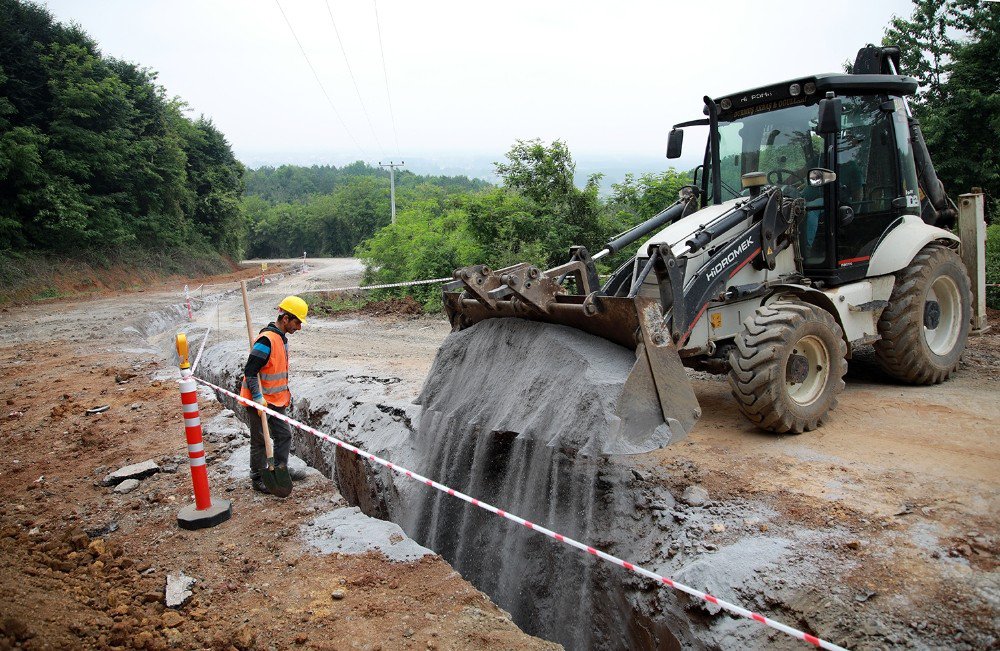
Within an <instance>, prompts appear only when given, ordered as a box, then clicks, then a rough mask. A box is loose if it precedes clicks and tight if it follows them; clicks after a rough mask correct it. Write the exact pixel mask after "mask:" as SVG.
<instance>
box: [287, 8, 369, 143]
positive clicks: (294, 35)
mask: <svg viewBox="0 0 1000 651" xmlns="http://www.w3.org/2000/svg"><path fill="white" fill-rule="evenodd" d="M274 4H276V5H278V11H280V12H281V17H282V18H284V19H285V24H286V25H288V31H290V32H291V33H292V38H294V39H295V43H296V44H297V45H298V46H299V51H300V52H302V57H303V58H304V59H305V60H306V65H308V66H309V69H310V70H312V73H313V77H315V78H316V83H317V84H319V89H320V90H321V91H323V96H324V97H326V101H327V103H328V104H329V105H330V108H332V109H333V112H334V114H335V115H336V116H337V119H338V120H340V126H342V127H344V131H346V132H347V135H348V136H350V137H351V141H352V142H354V146H355V147H357V148H358V151H360V152H361V155H362V158H368V153H367V152H366V151H365V148H364V147H362V146H361V143H359V142H358V140H357V138H355V137H354V134H353V133H351V130H350V129H348V128H347V123H346V122H344V118H343V117H341V115H340V111H338V110H337V107H336V105H334V103H333V100H332V99H330V94H329V93H327V92H326V86H324V85H323V82H322V81H321V80H320V78H319V75H318V74H316V68H314V67H313V64H312V62H311V61H310V60H309V55H308V54H306V50H305V48H304V47H302V42H301V41H300V40H299V37H298V36H296V34H295V30H294V29H293V28H292V23H291V22H289V20H288V16H286V15H285V10H284V9H282V8H281V2H279V0H274Z"/></svg>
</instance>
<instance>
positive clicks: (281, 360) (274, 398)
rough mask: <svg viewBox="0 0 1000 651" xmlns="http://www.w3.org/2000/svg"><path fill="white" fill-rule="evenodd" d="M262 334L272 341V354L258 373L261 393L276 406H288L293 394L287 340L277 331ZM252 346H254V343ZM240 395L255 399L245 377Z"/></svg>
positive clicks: (268, 402) (269, 402)
mask: <svg viewBox="0 0 1000 651" xmlns="http://www.w3.org/2000/svg"><path fill="white" fill-rule="evenodd" d="M261 334H262V335H264V336H265V337H267V339H268V341H270V342H271V354H270V356H268V358H267V363H266V364H264V367H263V368H261V369H260V373H258V375H257V377H258V378H259V379H260V389H261V393H263V394H264V400H266V401H267V404H269V405H274V406H275V407H287V406H288V404H289V403H290V402H291V401H292V394H291V392H289V390H288V349H287V348H285V342H284V341H282V339H281V335H279V334H278V333H277V332H272V331H271V330H265V331H264V332H262V333H261ZM258 339H259V337H258ZM254 343H256V340H255V342H254ZM250 347H251V348H253V344H251V345H250ZM240 395H241V396H243V397H244V398H247V399H249V400H253V396H251V395H250V387H248V386H247V379H246V378H245V377H244V378H243V386H241V387H240Z"/></svg>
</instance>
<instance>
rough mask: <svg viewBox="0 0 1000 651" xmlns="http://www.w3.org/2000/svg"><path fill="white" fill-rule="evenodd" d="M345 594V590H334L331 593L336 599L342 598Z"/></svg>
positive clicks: (331, 596)
mask: <svg viewBox="0 0 1000 651" xmlns="http://www.w3.org/2000/svg"><path fill="white" fill-rule="evenodd" d="M345 594H346V593H345V592H344V591H343V590H334V591H333V592H331V593H330V598H331V599H333V600H334V601H340V600H341V599H343V598H344V595H345Z"/></svg>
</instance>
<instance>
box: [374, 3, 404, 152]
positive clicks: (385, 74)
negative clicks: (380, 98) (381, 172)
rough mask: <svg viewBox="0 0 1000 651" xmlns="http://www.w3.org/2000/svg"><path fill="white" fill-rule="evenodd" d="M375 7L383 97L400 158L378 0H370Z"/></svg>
mask: <svg viewBox="0 0 1000 651" xmlns="http://www.w3.org/2000/svg"><path fill="white" fill-rule="evenodd" d="M372 6H373V7H374V8H375V27H376V29H377V30H378V51H379V54H381V55H382V75H383V76H384V77H385V98H386V100H387V101H388V102H389V119H390V120H392V137H393V140H394V141H395V142H396V155H397V156H399V157H400V158H402V156H403V154H401V153H400V150H399V133H398V132H397V131H396V114H395V113H393V111H392V95H390V94H389V71H388V70H387V69H386V66H385V50H384V49H383V48H382V25H381V24H380V23H379V19H378V0H372Z"/></svg>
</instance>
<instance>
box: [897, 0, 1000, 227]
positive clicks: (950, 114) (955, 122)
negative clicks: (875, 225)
mask: <svg viewBox="0 0 1000 651" xmlns="http://www.w3.org/2000/svg"><path fill="white" fill-rule="evenodd" d="M882 42H883V43H884V44H886V45H895V44H898V45H900V46H901V48H902V61H901V66H902V68H903V72H904V73H905V74H909V75H912V76H914V77H916V78H917V80H918V81H919V82H920V93H919V95H918V97H917V98H916V100H915V101H914V103H913V106H914V110H915V112H916V114H917V116H918V117H919V118H920V122H921V128H922V130H923V133H924V137H925V139H926V141H927V147H928V149H929V150H930V153H931V159H932V160H933V161H934V166H935V169H936V170H937V173H938V176H939V177H940V178H941V180H942V182H943V183H944V185H945V188H947V189H948V191H949V192H951V193H952V194H960V193H963V192H968V191H969V190H970V188H972V187H981V188H983V189H984V190H985V191H986V194H987V219H992V218H994V217H995V215H996V214H997V210H998V209H1000V65H998V62H1000V4H998V3H995V2H976V1H975V0H949V1H947V2H940V1H937V2H935V1H932V0H915V1H914V10H913V13H912V15H911V16H910V18H909V19H904V18H894V19H893V20H892V23H891V24H890V26H889V27H888V28H887V29H886V34H885V38H883V40H882Z"/></svg>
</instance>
